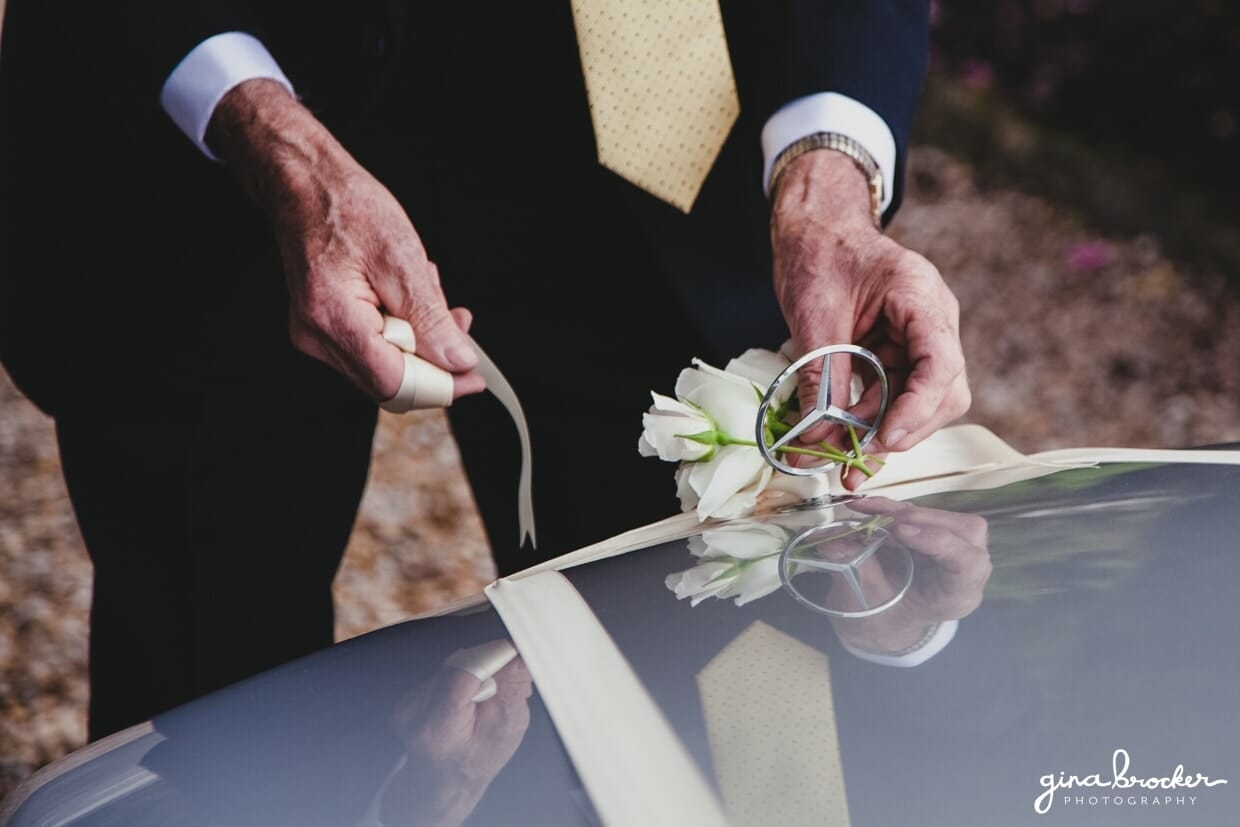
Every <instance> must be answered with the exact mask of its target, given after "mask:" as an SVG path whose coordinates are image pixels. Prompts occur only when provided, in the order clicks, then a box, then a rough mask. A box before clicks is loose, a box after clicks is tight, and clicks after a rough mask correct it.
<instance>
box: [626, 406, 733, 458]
mask: <svg viewBox="0 0 1240 827" xmlns="http://www.w3.org/2000/svg"><path fill="white" fill-rule="evenodd" d="M650 398H651V399H653V400H654V404H653V405H651V406H650V410H649V411H648V412H647V413H646V414H645V415H644V416H642V425H643V426H644V427H645V430H644V431H642V435H641V438H640V439H639V440H638V441H637V451H638V453H640V454H641V455H642V456H643V457H654V456H657V457H658V458H659V459H665V460H668V461H669V462H682V461H689V462H692V461H694V460H699V459H702V458H703V457H705V456H706V455H707V454H709V453H711V451H712V449H713V446H711V445H707V444H703V443H701V442H695V441H693V440H691V439H685V438H684V437H685V436H692V435H693V434H700V433H704V432H707V431H711V430H713V429H714V427H715V426H714V423H712V422H711V421H710V420H709V419H707V418H706V415H705V414H703V413H702V412H701V411H700V410H698V409H696V408H691V407H690V406H688V405H686V404H684V403H683V402H678V401H677V400H675V399H672V398H671V397H670V396H664V395H663V394H660V393H652V394H650Z"/></svg>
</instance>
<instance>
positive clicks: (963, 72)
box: [960, 57, 995, 89]
mask: <svg viewBox="0 0 1240 827" xmlns="http://www.w3.org/2000/svg"><path fill="white" fill-rule="evenodd" d="M960 82H961V83H963V84H964V85H965V86H970V87H972V88H974V89H989V88H990V87H992V86H994V84H995V70H994V67H993V66H991V65H990V64H989V63H987V62H986V61H984V60H979V59H977V58H975V57H971V58H968V59H967V60H965V61H964V62H963V63H961V64H960Z"/></svg>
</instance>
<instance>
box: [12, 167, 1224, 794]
mask: <svg viewBox="0 0 1240 827" xmlns="http://www.w3.org/2000/svg"><path fill="white" fill-rule="evenodd" d="M909 183H910V191H909V197H908V202H907V205H906V206H905V208H904V209H903V211H902V212H901V214H900V217H899V219H898V220H897V221H896V223H895V225H894V226H893V228H892V234H893V235H895V236H896V237H897V238H899V239H900V240H902V241H903V242H904V243H905V244H907V245H908V246H910V247H912V248H913V249H916V250H918V251H920V252H922V253H924V254H925V255H926V256H927V257H928V258H929V259H930V260H931V261H933V262H935V263H936V264H937V265H938V266H939V268H940V269H941V270H942V271H943V273H944V274H945V276H946V277H947V279H948V281H949V283H950V284H951V285H952V287H953V289H954V290H955V291H956V294H957V295H958V297H959V298H960V303H961V307H962V318H963V337H964V343H965V352H966V356H967V358H968V362H969V372H970V378H971V383H972V387H973V392H974V405H973V410H972V411H971V412H970V413H969V415H968V417H967V421H971V422H977V423H980V424H983V425H986V426H988V427H990V428H991V429H993V430H995V431H996V432H997V433H999V434H1000V435H1002V436H1004V437H1005V438H1007V439H1008V440H1009V441H1010V442H1012V443H1013V444H1014V445H1015V446H1016V447H1018V448H1020V449H1022V450H1026V451H1032V450H1039V449H1045V448H1052V447H1064V446H1085V445H1095V446H1098V445H1124V446H1142V447H1184V446H1190V445H1198V444H1203V443H1210V442H1222V441H1240V369H1238V368H1237V365H1240V289H1238V288H1237V287H1236V286H1235V285H1236V284H1240V282H1237V281H1233V283H1232V286H1231V287H1228V286H1227V283H1226V282H1225V280H1224V279H1223V278H1222V277H1221V276H1219V275H1218V274H1210V273H1201V272H1189V271H1188V270H1187V269H1185V268H1183V267H1181V266H1179V265H1177V262H1175V261H1171V260H1169V259H1168V258H1166V257H1165V256H1163V255H1162V254H1161V253H1160V252H1159V247H1158V244H1157V242H1156V241H1155V240H1154V237H1153V235H1152V234H1151V235H1149V236H1140V237H1135V238H1113V239H1097V238H1095V237H1094V236H1093V235H1091V233H1090V230H1089V228H1088V226H1086V225H1085V224H1083V223H1082V222H1081V221H1080V220H1078V219H1076V218H1074V217H1073V216H1071V215H1069V214H1066V213H1065V212H1064V211H1063V210H1061V209H1057V208H1054V207H1052V206H1050V205H1048V204H1046V203H1044V202H1042V201H1039V200H1037V199H1034V198H1031V197H1028V196H1025V195H1022V194H1020V193H1019V192H1014V191H1006V190H998V191H982V190H980V189H979V188H978V186H977V185H976V184H975V183H974V180H973V177H972V173H971V169H970V167H969V166H967V165H965V164H963V163H961V162H958V161H955V160H952V159H950V158H949V157H947V156H945V155H943V154H942V153H940V152H938V151H936V150H933V149H929V148H920V149H917V150H915V151H914V153H913V155H912V163H911V173H910V177H909ZM1095 242H1096V243H1095ZM1083 243H1090V244H1092V245H1093V246H1090V247H1086V248H1084V249H1081V248H1079V247H1078V245H1080V244H1083ZM1073 258H1075V262H1073ZM691 355H692V354H685V359H686V362H687V361H688V359H689V357H690V356H691ZM640 414H641V412H640V411H634V412H633V423H634V433H635V434H636V432H637V429H638V428H639V427H640V425H639V421H640ZM668 490H669V496H668V508H669V512H670V510H672V509H674V508H675V501H674V498H673V497H672V494H671V491H672V489H671V488H670V487H669V489H668ZM491 573H492V567H491V564H490V560H489V557H488V556H487V548H486V544H485V540H484V539H483V537H482V534H481V527H480V523H479V521H478V518H477V515H476V513H475V512H474V511H473V505H472V502H471V501H470V498H469V494H468V489H467V487H466V484H465V482H464V478H463V476H462V474H461V471H460V468H459V463H458V458H457V455H456V451H455V446H454V445H453V444H452V442H451V440H450V439H449V438H448V434H447V430H446V427H445V424H444V420H443V418H442V416H441V415H439V414H432V413H426V414H416V415H409V416H406V417H403V418H397V417H392V416H388V415H384V417H383V419H382V422H381V427H380V430H379V434H378V436H377V438H376V442H375V463H374V466H373V470H372V474H371V479H370V485H369V488H368V490H367V493H366V497H365V500H364V501H363V504H362V513H361V516H360V519H359V522H358V525H357V527H356V529H355V531H354V535H353V539H352V541H351V543H350V546H349V550H348V553H347V555H346V559H345V563H344V566H343V568H342V570H341V572H340V575H339V576H338V578H337V582H336V596H337V599H338V603H339V620H338V624H337V632H338V637H340V638H346V637H351V636H353V635H356V634H360V633H362V632H364V631H367V630H369V629H373V628H376V627H378V626H382V625H386V624H389V623H393V622H395V621H398V620H401V619H403V618H406V617H408V616H410V615H411V614H414V613H417V612H420V611H424V610H426V609H428V608H431V607H433V606H436V605H440V604H442V603H443V602H446V601H448V600H451V599H453V598H456V597H461V596H464V595H467V594H471V593H474V592H476V591H477V590H478V589H479V588H480V587H481V586H482V585H484V584H485V583H486V582H487V581H488V579H489V578H490V577H491ZM90 576H91V574H90V566H89V564H88V562H87V560H86V557H85V554H84V551H83V549H82V544H81V539H80V537H79V536H78V534H77V530H76V527H75V525H74V521H73V518H72V514H71V512H70V509H69V505H68V502H67V500H66V498H65V493H64V487H63V484H62V482H61V479H60V474H59V466H58V462H57V457H56V448H55V444H54V441H53V439H52V426H51V423H50V422H49V421H47V420H46V419H45V418H44V417H42V416H41V415H40V414H39V413H38V412H37V411H36V410H35V409H34V408H33V407H32V406H31V405H30V404H29V403H28V402H26V401H25V400H24V399H22V398H21V397H20V396H19V395H18V394H17V393H16V391H15V390H14V389H13V388H12V386H11V385H9V384H8V383H7V381H6V380H4V377H3V375H2V374H0V794H2V793H3V792H5V791H6V790H8V789H9V788H10V787H11V786H12V785H13V784H15V783H16V782H17V781H19V780H20V779H21V778H23V777H25V776H26V775H28V774H29V773H30V772H32V771H33V770H34V769H36V768H37V767H39V766H41V765H42V764H44V763H46V762H48V761H51V760H53V759H55V758H57V757H59V756H61V755H63V754H64V753H65V752H67V751H69V750H72V749H75V748H76V747H78V746H80V745H81V744H82V742H83V739H84V737H85V716H84V703H85V698H86V685H85V680H84V667H85V656H86V640H87V624H86V613H87V610H88V607H89V589H90Z"/></svg>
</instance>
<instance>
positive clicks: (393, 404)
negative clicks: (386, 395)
mask: <svg viewBox="0 0 1240 827" xmlns="http://www.w3.org/2000/svg"><path fill="white" fill-rule="evenodd" d="M383 338H384V339H385V340H386V341H387V342H389V343H390V344H393V345H396V347H398V348H400V349H401V350H402V351H403V354H402V355H403V356H404V358H405V373H404V375H403V376H402V377H401V380H400V388H399V389H398V390H397V391H396V395H395V396H393V397H392V398H391V399H389V400H387V401H386V402H383V403H381V405H380V407H382V408H383V409H384V410H385V411H391V412H392V413H406V412H408V411H415V410H424V409H427V408H446V407H448V406H449V405H451V404H452V374H450V373H448V372H447V371H446V370H444V369H443V368H441V367H439V366H438V365H432V364H431V363H430V362H427V361H426V360H425V359H421V358H419V357H418V356H415V355H414V353H415V352H416V350H417V339H416V338H415V337H414V335H413V328H412V327H411V326H410V325H409V323H408V322H407V321H405V320H404V319H397V318H394V317H392V316H386V317H384V320H383ZM469 342H470V344H472V345H473V346H474V350H475V351H476V352H477V354H478V366H477V367H476V368H474V371H475V372H476V373H477V374H478V375H479V376H481V377H482V378H483V379H485V380H486V383H487V390H489V391H490V392H491V393H492V394H493V395H494V396H495V398H496V399H497V400H498V401H499V403H500V404H501V405H503V406H504V410H506V411H508V415H509V416H510V417H512V424H513V425H515V426H516V427H517V436H518V437H519V438H520V439H521V478H520V481H519V482H518V484H517V520H518V527H519V534H518V537H517V542H518V544H520V545H524V544H525V538H526V537H529V539H530V546H531V547H536V546H537V540H536V539H535V536H534V491H533V487H534V483H533V452H532V451H531V449H530V429H529V426H528V425H527V424H526V422H525V411H523V410H522V409H521V400H520V399H518V398H517V392H516V391H514V390H513V389H512V385H511V384H509V382H508V379H507V378H505V376H504V374H503V373H502V372H501V371H500V369H499V367H498V366H496V364H495V362H494V361H492V359H491V357H490V356H488V355H487V354H486V352H485V351H483V349H482V348H481V347H480V346H479V345H478V343H477V342H475V341H474V340H473V339H470V340H469Z"/></svg>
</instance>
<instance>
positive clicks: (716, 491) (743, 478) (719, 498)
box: [676, 445, 772, 520]
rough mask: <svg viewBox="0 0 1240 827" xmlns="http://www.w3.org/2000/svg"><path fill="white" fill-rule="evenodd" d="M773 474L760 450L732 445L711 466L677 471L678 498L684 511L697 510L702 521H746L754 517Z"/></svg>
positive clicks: (699, 464)
mask: <svg viewBox="0 0 1240 827" xmlns="http://www.w3.org/2000/svg"><path fill="white" fill-rule="evenodd" d="M771 473H772V472H771V466H769V465H767V464H766V461H765V460H763V459H762V455H761V454H759V453H758V449H757V448H753V447H750V446H746V445H728V446H725V447H724V448H721V449H719V451H718V452H717V453H716V454H715V456H714V457H713V458H712V459H711V460H710V461H709V462H692V463H686V464H684V465H681V466H680V468H679V469H677V471H676V496H678V497H679V498H680V508H681V510H682V511H693V510H696V511H697V516H698V519H699V520H707V519H710V518H711V517H716V518H718V519H723V520H726V519H731V518H733V517H743V516H745V515H746V514H752V513H753V511H754V508H755V507H756V506H757V504H758V494H759V493H761V491H762V489H764V488H765V487H766V486H767V485H768V484H769V483H770V481H771Z"/></svg>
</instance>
